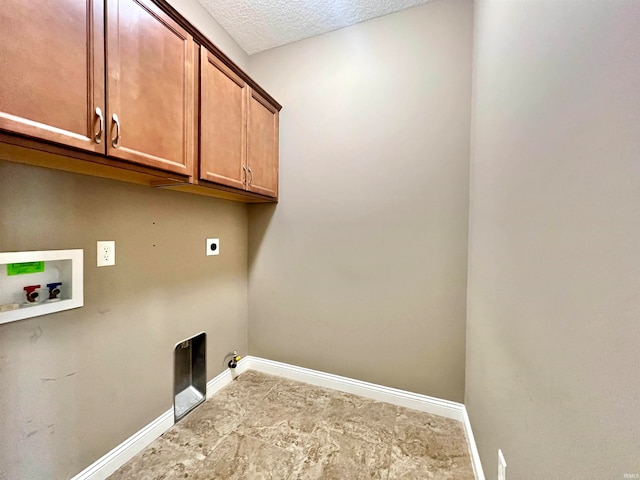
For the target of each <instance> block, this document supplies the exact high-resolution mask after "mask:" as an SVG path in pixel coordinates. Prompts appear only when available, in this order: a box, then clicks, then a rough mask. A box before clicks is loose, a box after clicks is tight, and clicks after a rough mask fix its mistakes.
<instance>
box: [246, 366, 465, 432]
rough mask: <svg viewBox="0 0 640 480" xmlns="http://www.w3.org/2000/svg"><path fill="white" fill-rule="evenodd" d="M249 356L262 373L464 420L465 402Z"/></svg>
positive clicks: (255, 367)
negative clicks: (442, 398)
mask: <svg viewBox="0 0 640 480" xmlns="http://www.w3.org/2000/svg"><path fill="white" fill-rule="evenodd" d="M247 359H248V360H249V368H250V369H251V370H256V371H258V372H263V373H269V374H271V375H277V376H280V377H286V378H289V379H291V380H298V381H300V382H305V383H310V384H312V385H316V386H318V387H325V388H330V389H332V390H340V391H341V392H347V393H353V394H354V395H359V396H361V397H366V398H371V399H373V400H377V401H379V402H387V403H391V404H393V405H399V406H401V407H407V408H411V409H413V410H419V411H421V412H428V413H433V414H434V415H440V416H441V417H446V418H453V419H454V420H459V421H462V420H463V418H464V417H463V411H464V405H462V404H461V403H456V402H450V401H449V400H441V399H439V398H434V397H428V396H426V395H420V394H417V393H411V392H407V391H405V390H399V389H397V388H391V387H383V386H382V385H376V384H374V383H368V382H363V381H361V380H354V379H352V378H347V377H341V376H339V375H333V374H332V373H324V372H319V371H317V370H310V369H308V368H302V367H296V366H293V365H288V364H286V363H280V362H274V361H273V360H266V359H264V358H257V357H247Z"/></svg>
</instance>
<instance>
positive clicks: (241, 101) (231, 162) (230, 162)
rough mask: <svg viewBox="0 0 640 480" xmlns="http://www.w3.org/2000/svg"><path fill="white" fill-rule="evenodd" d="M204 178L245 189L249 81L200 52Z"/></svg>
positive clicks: (202, 167) (201, 174) (201, 154)
mask: <svg viewBox="0 0 640 480" xmlns="http://www.w3.org/2000/svg"><path fill="white" fill-rule="evenodd" d="M200 52H201V53H200V75H201V80H200V92H201V93H200V178H201V179H202V180H208V181H211V182H216V183H220V184H223V185H228V186H230V187H235V188H241V189H243V190H244V188H245V184H244V180H245V175H244V169H245V168H246V167H245V164H246V163H245V162H246V142H247V141H246V131H247V129H246V111H247V110H246V98H247V96H246V94H245V92H246V89H247V87H246V84H245V83H244V81H243V80H242V79H241V78H240V77H238V76H237V75H235V74H234V73H233V72H232V71H231V70H229V69H228V68H227V67H226V66H225V65H224V64H223V63H222V62H221V61H220V60H219V59H217V58H216V57H215V56H213V55H212V54H211V53H209V52H208V51H207V50H206V49H205V48H202V49H201V51H200Z"/></svg>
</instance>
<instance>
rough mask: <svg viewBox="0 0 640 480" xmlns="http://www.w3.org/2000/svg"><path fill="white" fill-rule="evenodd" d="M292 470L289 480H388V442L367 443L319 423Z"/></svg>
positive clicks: (324, 423)
mask: <svg viewBox="0 0 640 480" xmlns="http://www.w3.org/2000/svg"><path fill="white" fill-rule="evenodd" d="M303 455H304V456H303V457H302V459H301V461H300V462H299V463H298V464H297V465H296V467H295V468H294V471H293V474H292V476H291V480H316V479H323V480H344V479H349V480H351V479H354V480H360V479H362V480H365V479H366V480H369V479H374V480H387V477H388V472H389V462H390V448H389V444H388V443H370V442H366V441H362V440H358V439H355V438H353V437H350V436H348V435H343V434H341V433H339V432H337V431H336V430H334V429H333V428H332V427H331V426H330V425H328V424H327V423H326V422H324V421H322V422H320V423H319V424H318V426H317V427H316V429H315V430H314V432H313V436H312V437H311V438H310V440H309V443H308V444H307V446H306V447H305V449H304V452H303Z"/></svg>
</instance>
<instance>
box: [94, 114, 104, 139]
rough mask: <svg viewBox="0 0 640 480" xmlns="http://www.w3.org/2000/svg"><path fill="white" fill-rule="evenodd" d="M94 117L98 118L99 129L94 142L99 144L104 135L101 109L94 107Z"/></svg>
mask: <svg viewBox="0 0 640 480" xmlns="http://www.w3.org/2000/svg"><path fill="white" fill-rule="evenodd" d="M96 116H97V117H98V120H100V128H99V130H98V133H96V136H95V137H94V140H95V141H96V143H101V142H102V135H103V134H104V116H103V115H102V109H101V108H100V107H96Z"/></svg>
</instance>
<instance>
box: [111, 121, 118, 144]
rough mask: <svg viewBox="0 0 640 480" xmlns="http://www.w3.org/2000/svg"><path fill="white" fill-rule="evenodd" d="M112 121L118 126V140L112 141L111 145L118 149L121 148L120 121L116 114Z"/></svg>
mask: <svg viewBox="0 0 640 480" xmlns="http://www.w3.org/2000/svg"><path fill="white" fill-rule="evenodd" d="M111 119H112V120H113V123H114V124H115V125H116V138H114V139H113V140H112V141H111V145H113V148H118V147H119V146H120V119H119V118H118V115H116V114H115V113H114V114H113V115H112V116H111Z"/></svg>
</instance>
